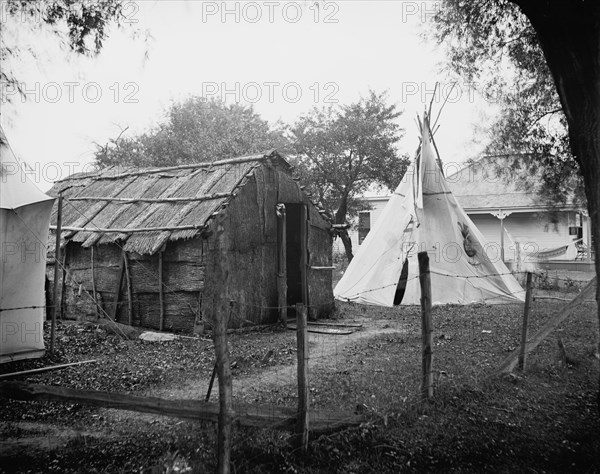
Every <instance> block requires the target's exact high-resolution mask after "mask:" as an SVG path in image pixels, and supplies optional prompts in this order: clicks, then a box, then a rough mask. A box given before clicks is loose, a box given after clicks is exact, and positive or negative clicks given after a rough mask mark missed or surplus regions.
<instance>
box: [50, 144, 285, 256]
mask: <svg viewBox="0 0 600 474" xmlns="http://www.w3.org/2000/svg"><path fill="white" fill-rule="evenodd" d="M262 165H268V166H275V165H276V166H281V167H283V168H284V169H286V170H290V169H291V166H290V165H289V164H288V162H287V161H286V160H285V159H284V158H283V157H282V156H281V155H280V154H278V153H277V152H275V151H273V152H270V153H268V154H264V155H251V156H245V157H241V158H235V159H230V160H221V161H215V162H212V163H197V164H193V165H184V166H175V167H170V168H152V169H125V168H122V167H109V168H106V169H103V170H100V171H98V172H96V173H92V174H89V173H79V174H75V175H72V176H69V177H67V178H66V179H64V180H62V181H59V182H58V183H56V184H55V185H54V187H53V188H52V189H51V190H50V192H49V194H51V195H53V196H57V195H58V194H59V193H61V194H62V195H63V197H64V202H63V215H62V227H63V229H64V231H63V232H62V236H61V238H62V241H61V246H62V245H64V243H65V242H66V241H67V240H70V241H74V242H80V243H81V244H82V246H83V247H90V246H93V245H97V244H104V243H112V242H117V241H119V244H120V245H121V246H122V247H123V249H124V250H125V251H128V252H137V253H140V254H154V253H156V252H157V251H158V250H160V248H161V247H162V246H163V245H164V244H165V243H166V242H167V241H173V240H179V239H188V238H192V237H195V236H196V235H198V234H200V233H201V232H202V231H203V230H204V229H205V228H206V225H207V224H208V221H209V220H210V218H211V217H212V216H213V215H216V214H217V213H218V212H219V211H220V210H222V209H224V208H225V207H226V206H227V204H228V203H229V201H230V200H231V199H232V198H233V197H234V196H235V195H236V193H237V190H238V189H239V188H240V187H242V186H243V185H244V184H245V183H246V181H247V180H248V178H249V177H250V176H251V175H252V173H253V171H254V169H256V168H257V167H260V166H262ZM56 220H57V205H56V204H55V206H54V209H53V213H52V224H54V225H55V224H56ZM99 229H104V230H107V232H100V231H99ZM120 229H122V231H119V232H117V231H116V230H120ZM144 229H148V230H145V231H144ZM51 240H52V239H51ZM51 246H52V245H51ZM49 250H51V251H52V250H53V249H49Z"/></svg>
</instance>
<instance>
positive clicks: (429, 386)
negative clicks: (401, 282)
mask: <svg viewBox="0 0 600 474" xmlns="http://www.w3.org/2000/svg"><path fill="white" fill-rule="evenodd" d="M418 259H419V282H420V284H421V339H422V346H423V349H422V354H423V364H422V367H423V379H422V384H421V395H422V398H423V399H424V400H429V399H431V398H432V397H433V372H432V371H431V361H432V357H433V356H432V351H431V346H432V339H433V335H432V333H433V323H432V320H431V276H430V274H429V255H427V252H419V255H418Z"/></svg>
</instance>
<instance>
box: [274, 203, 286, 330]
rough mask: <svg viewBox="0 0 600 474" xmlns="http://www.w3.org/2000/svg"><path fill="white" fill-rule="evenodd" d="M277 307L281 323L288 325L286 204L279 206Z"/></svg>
mask: <svg viewBox="0 0 600 474" xmlns="http://www.w3.org/2000/svg"><path fill="white" fill-rule="evenodd" d="M276 213H277V266H278V268H277V306H278V307H279V321H280V323H281V324H282V325H283V326H285V325H286V324H287V306H288V304H287V236H286V227H287V223H286V221H287V218H286V212H285V204H277V206H276Z"/></svg>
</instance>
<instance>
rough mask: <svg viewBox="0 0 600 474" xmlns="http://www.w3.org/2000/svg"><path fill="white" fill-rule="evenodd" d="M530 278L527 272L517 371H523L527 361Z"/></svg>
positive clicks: (530, 275)
mask: <svg viewBox="0 0 600 474" xmlns="http://www.w3.org/2000/svg"><path fill="white" fill-rule="evenodd" d="M532 276H533V275H532V273H531V272H527V283H526V285H525V288H526V292H525V306H524V308H523V327H522V329H521V352H520V353H519V370H521V371H523V370H525V363H526V360H527V350H526V348H527V324H528V320H529V307H530V305H531V292H532V284H531V282H532Z"/></svg>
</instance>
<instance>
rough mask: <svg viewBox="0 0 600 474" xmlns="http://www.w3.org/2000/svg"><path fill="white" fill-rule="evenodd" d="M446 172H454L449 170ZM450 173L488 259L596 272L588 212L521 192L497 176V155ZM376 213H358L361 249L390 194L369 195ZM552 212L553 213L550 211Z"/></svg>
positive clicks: (453, 187)
mask: <svg viewBox="0 0 600 474" xmlns="http://www.w3.org/2000/svg"><path fill="white" fill-rule="evenodd" d="M446 171H447V172H449V171H451V170H450V169H449V167H447V169H446ZM452 171H453V172H449V173H448V174H447V175H446V180H447V182H448V184H449V186H450V188H451V191H452V193H453V194H454V196H455V197H456V199H457V201H458V202H459V204H460V205H461V206H462V207H463V209H464V210H465V211H466V212H467V214H468V215H469V217H470V218H471V220H473V222H474V223H475V225H476V226H477V228H478V229H479V230H480V231H481V232H482V234H483V235H484V237H485V238H486V239H487V240H488V242H489V243H490V247H489V249H488V255H490V256H494V254H497V255H498V256H499V257H500V258H503V259H504V261H505V262H507V263H508V264H510V266H511V267H513V268H515V267H521V266H523V264H527V263H530V264H531V265H533V266H535V267H538V268H545V269H552V268H565V269H572V270H581V271H588V270H589V271H592V269H593V263H592V261H593V260H592V258H591V255H590V254H589V252H587V249H588V248H589V245H588V244H589V242H590V240H591V227H590V219H589V217H588V215H587V210H586V209H585V208H584V207H581V206H579V205H576V204H572V203H567V204H565V205H563V206H561V207H559V208H555V207H552V206H551V205H550V204H548V203H544V202H540V200H539V198H538V196H537V195H536V193H535V192H534V191H533V190H531V189H521V188H520V187H518V186H517V184H516V183H514V182H507V181H506V180H505V179H504V178H501V177H499V176H498V175H497V172H496V164H495V162H494V160H493V158H492V157H485V158H482V159H481V160H479V161H476V162H473V163H471V164H468V165H466V166H465V167H464V168H462V169H459V170H456V167H454V168H453V170H452ZM365 200H366V201H367V202H368V203H369V204H370V206H371V210H369V211H364V212H361V213H360V214H359V218H358V222H357V226H356V228H355V229H354V230H353V231H352V232H351V238H352V243H353V245H354V246H356V245H359V244H360V242H361V241H362V239H364V237H365V236H366V234H367V233H368V231H369V229H370V227H372V226H373V224H374V223H375V222H376V221H377V218H378V216H379V215H380V213H381V211H382V209H383V208H384V207H385V205H386V203H387V201H388V200H389V197H388V196H376V197H367V198H365ZM551 211H552V212H551Z"/></svg>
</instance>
